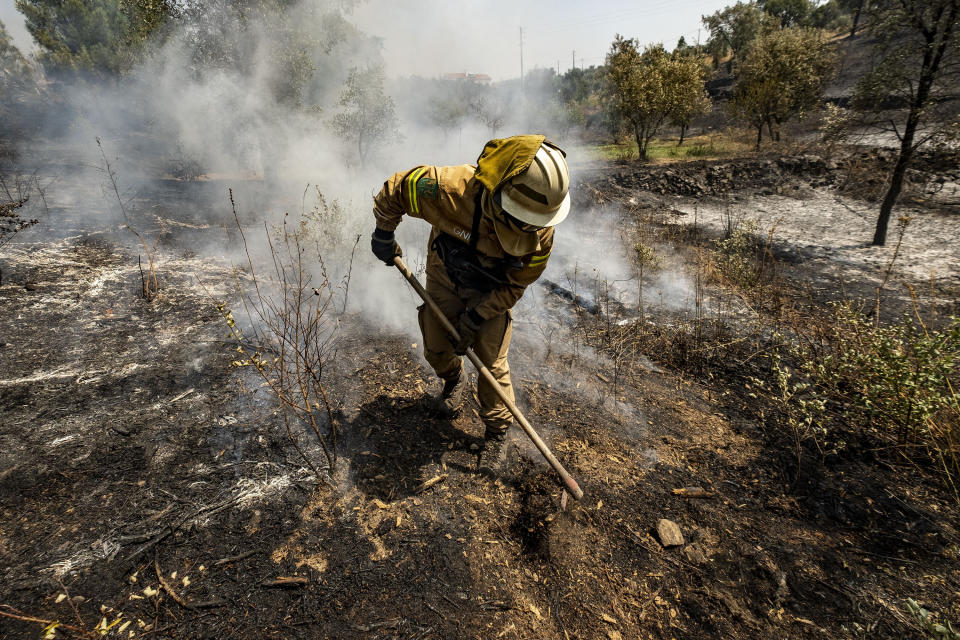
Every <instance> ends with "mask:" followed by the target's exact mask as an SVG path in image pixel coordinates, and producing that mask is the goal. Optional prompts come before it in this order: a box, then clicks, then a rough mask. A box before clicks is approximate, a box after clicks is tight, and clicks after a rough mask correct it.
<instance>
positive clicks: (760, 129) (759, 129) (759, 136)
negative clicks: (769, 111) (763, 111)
mask: <svg viewBox="0 0 960 640" xmlns="http://www.w3.org/2000/svg"><path fill="white" fill-rule="evenodd" d="M762 140H763V123H762V122H761V123H760V124H759V125H757V151H760V142H761V141H762Z"/></svg>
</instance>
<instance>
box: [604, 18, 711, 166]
mask: <svg viewBox="0 0 960 640" xmlns="http://www.w3.org/2000/svg"><path fill="white" fill-rule="evenodd" d="M639 46H640V45H639V43H638V42H637V40H635V39H626V38H623V37H622V36H620V35H618V36H617V37H616V39H615V40H614V41H613V44H611V45H610V52H609V53H608V54H607V78H608V87H607V93H608V96H609V98H610V100H611V105H612V107H613V108H614V109H615V110H616V112H617V113H619V114H620V116H621V117H622V118H623V119H624V120H625V121H626V122H627V123H628V124H629V126H630V128H631V130H632V132H633V136H634V139H635V140H636V142H637V149H638V151H639V154H640V159H641V160H646V159H647V148H648V146H649V144H650V140H651V139H652V138H653V136H655V135H656V134H657V131H659V130H660V127H661V126H662V125H663V123H664V121H666V120H667V119H668V118H683V114H684V113H686V112H689V113H693V112H694V111H695V110H696V109H697V108H698V106H699V105H700V104H702V100H704V96H703V93H704V87H703V73H702V70H700V68H699V64H698V63H694V62H690V60H692V59H691V58H684V57H683V56H676V57H673V56H671V55H670V54H668V53H667V52H666V51H665V50H664V48H663V45H662V44H657V45H653V46H650V47H647V48H646V50H645V51H644V52H643V53H642V54H641V53H640V49H639Z"/></svg>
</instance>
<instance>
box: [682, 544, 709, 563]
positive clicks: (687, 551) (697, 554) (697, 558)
mask: <svg viewBox="0 0 960 640" xmlns="http://www.w3.org/2000/svg"><path fill="white" fill-rule="evenodd" d="M683 555H684V557H686V559H687V562H689V563H690V564H705V563H706V562H707V554H705V553H704V552H703V549H702V548H701V547H700V545H699V544H697V543H696V542H694V543H693V544H688V545H687V546H685V547H684V548H683Z"/></svg>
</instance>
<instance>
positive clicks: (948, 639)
mask: <svg viewBox="0 0 960 640" xmlns="http://www.w3.org/2000/svg"><path fill="white" fill-rule="evenodd" d="M907 611H909V612H910V613H911V614H912V615H913V618H914V620H916V621H917V624H919V625H920V626H921V627H923V630H924V631H925V632H926V634H927V637H928V638H929V639H930V640H960V631H955V630H954V628H953V626H952V625H951V624H950V623H949V622H947V623H946V626H944V625H942V624H939V623H937V622H934V621H933V620H932V618H931V616H930V612H929V611H927V610H926V609H924V608H923V607H921V606H920V605H919V604H918V603H917V601H916V600H914V599H913V598H907Z"/></svg>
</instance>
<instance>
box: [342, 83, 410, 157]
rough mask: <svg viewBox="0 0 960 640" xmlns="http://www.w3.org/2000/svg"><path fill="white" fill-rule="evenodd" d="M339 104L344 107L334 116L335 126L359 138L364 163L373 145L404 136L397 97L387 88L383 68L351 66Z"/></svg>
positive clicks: (348, 134)
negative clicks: (401, 133) (384, 88)
mask: <svg viewBox="0 0 960 640" xmlns="http://www.w3.org/2000/svg"><path fill="white" fill-rule="evenodd" d="M339 104H340V106H341V107H343V108H344V110H343V111H341V112H340V113H338V114H337V115H336V116H334V118H333V123H332V124H333V129H334V131H335V132H336V133H337V134H338V135H340V136H343V137H344V138H346V139H347V140H355V141H356V143H357V155H358V156H359V158H360V163H361V164H364V163H365V162H366V159H367V156H368V155H369V153H370V150H371V149H372V148H373V147H375V146H377V145H383V144H385V143H386V142H387V139H388V138H389V137H391V136H392V137H395V138H397V137H399V136H400V132H399V131H398V129H397V116H396V108H395V107H394V104H393V98H391V97H390V96H388V95H387V94H386V93H384V90H383V68H382V67H368V68H366V69H359V68H356V67H354V68H353V69H351V70H350V75H349V76H348V77H347V82H346V84H345V85H344V87H343V91H342V92H341V93H340V103H339Z"/></svg>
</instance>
